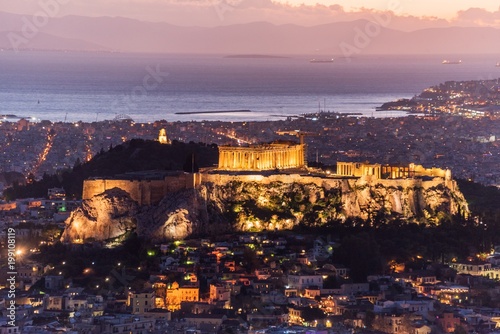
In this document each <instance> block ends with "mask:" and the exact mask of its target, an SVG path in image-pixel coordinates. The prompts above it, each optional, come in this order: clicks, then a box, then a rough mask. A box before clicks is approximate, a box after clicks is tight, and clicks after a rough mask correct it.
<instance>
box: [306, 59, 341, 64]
mask: <svg viewBox="0 0 500 334" xmlns="http://www.w3.org/2000/svg"><path fill="white" fill-rule="evenodd" d="M334 60H335V58H331V59H316V58H313V59H311V60H309V62H310V63H333V61H334Z"/></svg>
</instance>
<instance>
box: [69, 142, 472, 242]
mask: <svg viewBox="0 0 500 334" xmlns="http://www.w3.org/2000/svg"><path fill="white" fill-rule="evenodd" d="M305 150H306V146H305V144H303V143H300V144H299V143H295V142H284V141H281V142H273V143H270V144H265V145H252V146H246V147H245V146H241V147H240V146H239V147H232V146H221V147H219V164H218V167H217V168H205V169H202V170H200V171H199V172H193V173H187V172H169V171H154V172H138V173H128V174H124V175H119V176H116V177H113V178H99V179H97V178H95V179H89V180H86V181H85V182H84V187H83V189H84V190H83V199H84V201H83V204H82V206H81V207H80V208H78V209H77V210H75V211H74V212H73V213H72V214H71V216H70V218H68V220H67V222H66V224H67V227H66V230H65V232H64V234H63V236H62V240H63V241H66V242H82V241H84V240H86V239H88V238H92V239H94V240H101V241H103V240H107V239H111V238H116V237H119V236H120V235H122V234H124V233H125V232H127V231H130V230H136V231H137V233H138V234H139V235H140V236H143V237H147V238H150V239H152V240H164V239H180V238H185V237H188V236H190V235H192V234H210V233H215V231H217V233H219V232H221V231H224V230H225V231H231V230H233V231H234V230H236V231H259V230H264V229H266V230H274V229H290V228H293V227H294V226H296V225H298V224H306V225H310V226H320V225H322V224H325V223H327V222H329V221H334V220H340V221H344V220H346V219H358V218H359V219H362V220H365V221H370V220H373V219H374V217H375V216H384V217H389V218H401V219H405V220H409V221H415V222H423V223H439V219H441V218H443V217H445V216H447V215H456V214H459V215H464V216H465V215H467V214H468V207H467V202H466V201H465V199H464V197H463V195H462V193H461V192H460V191H459V190H458V188H457V185H456V183H455V181H454V180H453V179H452V177H451V172H450V171H449V170H442V169H438V168H431V169H426V168H424V167H423V166H420V165H415V164H410V165H407V166H391V165H380V164H369V163H351V162H338V163H337V170H336V172H335V173H332V172H329V173H328V172H322V171H319V170H315V169H311V168H308V167H307V165H306V161H305V159H304V153H305Z"/></svg>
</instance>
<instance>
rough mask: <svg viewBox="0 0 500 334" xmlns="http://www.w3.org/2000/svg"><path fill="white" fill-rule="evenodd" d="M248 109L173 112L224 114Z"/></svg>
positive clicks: (182, 112) (178, 113)
mask: <svg viewBox="0 0 500 334" xmlns="http://www.w3.org/2000/svg"><path fill="white" fill-rule="evenodd" d="M250 111H251V110H249V109H241V110H207V111H179V112H176V113H174V114H176V115H194V114H224V113H233V112H250Z"/></svg>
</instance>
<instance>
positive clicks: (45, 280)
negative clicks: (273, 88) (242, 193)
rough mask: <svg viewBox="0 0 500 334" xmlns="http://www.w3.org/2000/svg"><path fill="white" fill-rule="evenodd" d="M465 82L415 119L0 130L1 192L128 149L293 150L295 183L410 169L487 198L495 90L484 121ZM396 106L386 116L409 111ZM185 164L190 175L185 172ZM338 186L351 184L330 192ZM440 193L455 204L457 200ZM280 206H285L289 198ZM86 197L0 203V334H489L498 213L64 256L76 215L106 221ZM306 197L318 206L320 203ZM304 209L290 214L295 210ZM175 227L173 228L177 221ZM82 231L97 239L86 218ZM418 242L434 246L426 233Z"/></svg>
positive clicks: (448, 87)
mask: <svg viewBox="0 0 500 334" xmlns="http://www.w3.org/2000/svg"><path fill="white" fill-rule="evenodd" d="M488 84H493V81H492V82H488ZM464 85H465V87H466V89H465V88H463V87H464ZM476 85H477V83H451V82H447V83H446V84H443V85H440V86H436V87H433V88H429V89H427V90H426V91H425V92H423V93H422V94H421V95H420V96H419V97H416V98H415V100H414V101H413V102H412V103H415V101H422V99H425V101H426V102H425V106H424V103H423V102H421V103H422V104H420V105H419V106H413V107H412V108H413V109H411V111H413V112H417V111H418V112H421V113H420V114H414V115H409V116H407V117H401V118H392V117H386V118H373V117H372V118H365V117H357V116H356V115H342V114H339V113H335V112H333V111H327V110H319V111H318V112H317V113H314V114H306V115H300V116H293V117H292V116H290V117H287V118H286V119H283V120H281V121H265V122H224V121H216V122H215V121H192V122H169V121H168V120H159V121H154V122H153V121H152V122H151V123H135V122H134V121H133V120H131V119H128V118H126V117H124V118H122V119H116V120H112V121H100V122H93V123H83V122H77V123H63V122H56V123H54V122H50V121H37V122H35V121H30V120H26V119H20V120H17V121H14V122H0V133H1V134H2V135H1V138H2V139H1V140H2V142H1V145H2V147H3V148H4V149H3V151H2V153H1V156H0V166H1V170H0V177H1V179H0V191H4V192H6V193H8V188H9V187H12V186H15V187H22V186H23V185H28V186H29V185H32V184H36V183H37V182H39V181H40V180H43V179H47V177H48V175H52V174H54V175H61V174H62V173H65V172H68V173H69V171H71V170H73V171H74V170H75V169H77V168H82V166H83V167H84V166H85V164H86V163H87V162H89V161H91V160H92V159H96V158H97V157H101V158H102V157H103V156H106V154H107V153H109V152H108V151H111V150H112V149H113V148H114V147H117V146H120V145H122V144H124V143H128V142H130V140H132V139H144V140H146V141H155V140H159V141H160V142H162V141H163V142H164V144H167V145H169V143H172V142H178V143H180V142H185V143H189V142H193V143H204V144H207V145H211V144H215V145H218V146H222V145H226V146H228V147H229V146H231V147H247V146H248V145H250V144H251V145H257V144H262V143H270V142H278V143H280V142H296V143H305V144H306V145H307V150H306V152H305V155H306V158H307V161H308V163H307V165H308V166H309V167H308V168H309V169H307V170H305V172H304V170H301V173H305V175H306V176H310V175H313V176H314V175H319V177H320V178H326V179H327V178H329V177H331V175H333V174H336V173H337V174H338V170H337V169H336V168H337V162H341V161H342V162H353V163H363V164H367V163H368V162H369V163H371V164H380V165H381V166H384V165H389V164H391V165H392V166H403V165H408V164H418V165H422V166H423V168H428V169H429V170H431V168H434V167H435V168H437V169H436V170H451V173H452V175H453V178H455V179H463V180H465V181H467V182H470V183H476V184H479V185H481V186H493V187H494V188H498V187H499V186H500V170H499V169H498V166H499V165H500V148H499V141H498V138H499V136H500V133H499V131H500V130H499V129H500V124H499V122H500V118H499V117H498V110H497V109H495V108H498V93H499V91H500V88H499V86H498V82H496V83H495V85H494V86H491V85H488V90H487V98H485V99H482V98H481V101H480V103H479V102H478V104H480V105H481V106H483V107H484V108H485V106H488V112H483V111H484V108H483V107H482V109H481V112H478V111H477V109H474V108H473V107H472V106H471V107H467V110H468V111H467V112H463V110H465V107H464V106H465V105H469V104H471V105H475V106H476V105H478V104H477V103H470V101H471V100H474V101H477V98H478V97H477V96H472V95H470V94H469V93H470V91H471V90H472V91H475V92H477V91H478V89H477V86H476ZM484 86H485V85H483V84H481V87H484ZM457 87H460V88H461V90H460V91H457V89H458V88H457ZM480 91H481V92H482V90H480ZM492 92H494V93H492ZM443 96H446V97H445V98H444V97H443ZM481 96H483V95H481ZM458 97H461V98H460V99H459V100H456V99H457V98H458ZM452 101H458V102H456V103H455V102H452ZM398 103H399V105H397V104H398ZM405 103H406V102H402V101H399V102H397V103H393V104H391V105H390V108H406V106H402V105H403V104H405ZM453 103H455V104H453ZM429 105H432V106H433V107H432V110H430V109H427V108H429ZM458 105H460V107H458ZM443 106H446V108H444V107H443ZM385 107H388V106H387V105H386V106H385ZM443 108H444V109H443ZM445 109H446V110H445ZM452 110H453V111H452ZM472 110H475V111H474V112H473V111H472ZM162 129H166V135H167V136H168V139H167V138H165V136H164V137H162V136H163V135H165V133H164V132H163V131H162ZM159 134H161V135H162V136H160V138H159ZM181 158H182V160H183V159H184V158H185V157H181ZM192 159H193V161H192V162H193V163H192V165H191V166H190V167H189V168H187V169H188V171H189V170H191V173H193V174H194V173H195V171H194V159H195V157H194V156H193V158H192ZM115 163H116V164H120V161H116V162H115ZM369 166H372V165H369ZM216 167H217V166H215V165H214V166H208V169H213V168H216ZM219 167H220V166H219ZM269 173H271V174H273V173H275V174H276V175H287V173H289V172H288V171H287V170H286V169H284V170H277V169H276V170H272V171H270V172H269ZM294 173H295V172H294ZM370 173H371V172H370ZM229 174H231V173H229ZM233 174H237V173H233ZM221 175H224V174H221ZM111 176H112V175H110V177H111ZM372 176H373V175H372V174H370V175H363V176H362V177H360V178H361V179H363V177H372ZM148 177H149V176H148ZM235 177H236V176H235ZM297 177H299V176H297ZM300 177H301V176H300ZM406 177H408V175H405V176H404V178H406ZM447 177H449V176H447ZM346 178H351V176H348V175H344V176H343V178H339V180H345V179H346ZM352 178H354V177H352ZM356 178H358V177H356ZM423 178H427V179H428V178H429V177H428V176H426V177H423ZM438 178H439V177H438ZM447 181H450V180H447ZM146 182H148V181H146ZM339 182H340V181H339ZM346 182H347V181H346ZM387 182H388V181H387ZM240 183H241V182H240ZM344 184H347V183H344ZM390 187H392V186H389V188H390ZM393 188H396V187H393ZM363 189H364V188H361V189H359V191H363ZM401 189H403V188H401ZM431 189H432V191H435V189H433V188H431ZM112 191H116V190H113V189H112ZM310 191H311V190H310ZM370 191H371V190H370ZM402 192H406V190H405V189H403V190H402ZM106 194H107V195H109V196H111V195H110V194H112V192H109V193H106ZM185 194H186V193H175V195H172V196H173V197H175V196H180V197H182V196H184V195H185ZM107 195H106V196H107ZM99 196H102V195H99ZM120 196H122V197H123V195H120ZM293 196H295V198H293ZM297 196H299V193H298V192H297V193H295V194H292V195H291V197H292V199H290V203H292V204H290V205H295V204H294V203H305V202H303V200H302V199H297ZM300 196H302V195H300ZM311 196H312V195H311ZM314 196H316V195H314ZM451 196H452V197H454V200H457V199H456V198H455V197H456V194H455V193H453V194H452V195H451ZM167 197H168V196H167ZM110 198H111V199H110ZM278 199H279V203H281V202H282V203H281V204H280V205H279V206H281V207H285V204H286V203H285V201H288V199H286V198H285V196H283V198H281V197H280V198H278ZM87 200H88V199H84V201H83V202H82V194H80V193H73V194H69V193H66V190H65V189H63V188H60V187H54V188H49V189H46V196H44V197H43V198H42V197H40V198H4V200H3V201H1V202H0V222H1V225H2V226H1V230H2V253H1V258H2V259H3V261H2V266H3V269H4V270H2V273H1V275H2V276H1V278H0V282H2V283H1V284H2V287H3V289H2V290H1V291H0V307H1V309H2V320H4V324H3V325H2V326H0V333H138V334H139V333H158V334H159V333H172V334H194V333H197V334H201V333H206V334H216V333H217V334H218V333H220V334H223V333H227V334H229V333H233V334H236V333H241V334H243V333H244V334H247V333H249V334H250V333H251V334H257V333H259V334H261V333H262V334H263V333H309V334H312V333H316V334H320V333H321V334H327V333H411V334H430V333H492V332H495V331H496V330H497V328H498V327H499V326H500V293H499V291H500V289H499V287H500V286H499V285H498V280H499V277H500V267H498V265H499V258H500V250H499V249H498V248H496V247H495V242H496V241H497V239H496V236H495V235H492V234H491V233H490V231H492V232H494V231H496V230H495V229H494V228H496V227H495V226H493V227H492V226H487V224H486V223H488V224H491V223H490V221H492V222H496V221H495V219H496V218H495V217H494V213H493V212H494V211H490V212H491V213H490V216H481V215H479V214H478V213H477V212H474V211H473V212H471V213H470V214H469V213H468V212H465V213H462V216H461V217H458V215H456V216H457V217H455V216H453V217H452V216H451V215H441V216H439V215H438V216H439V217H441V218H442V219H441V220H437V221H436V222H435V223H430V222H428V223H426V224H422V225H417V224H416V223H414V222H415V221H410V220H406V219H407V217H404V216H402V215H400V216H397V217H396V218H395V219H394V217H392V218H391V219H390V220H387V222H385V223H384V222H382V220H383V219H389V218H387V217H385V218H384V217H383V216H380V217H379V218H375V219H371V220H370V221H366V222H363V221H362V220H360V219H350V218H349V219H343V220H342V221H336V220H331V221H329V222H327V224H326V225H324V226H307V225H298V226H294V228H293V229H292V230H281V229H278V228H275V229H271V230H266V229H263V230H259V231H252V229H248V230H239V231H238V232H233V233H231V232H229V231H222V230H220V231H218V232H216V233H207V234H206V235H201V234H198V235H193V236H192V237H188V238H186V239H185V240H181V239H174V240H162V241H161V242H152V240H143V239H141V238H140V234H138V233H135V232H134V231H133V230H129V229H128V230H124V231H121V232H120V233H123V234H122V235H120V236H119V237H117V238H113V239H112V240H107V241H105V242H102V240H99V238H94V237H93V238H87V239H86V240H83V241H81V242H75V243H71V244H68V243H61V240H64V239H61V235H62V233H63V231H64V230H65V229H66V231H67V230H68V228H69V226H70V225H71V224H77V223H81V221H78V220H75V218H74V217H76V216H74V215H73V214H72V212H73V211H74V210H76V211H78V210H80V212H82V211H83V212H84V213H85V211H92V210H96V211H99V210H103V209H102V208H100V207H96V206H94V207H92V206H91V205H90V204H89V203H90V202H88V201H87ZM114 200H116V202H115V203H114V204H112V205H109V207H108V208H107V209H106V210H111V211H109V212H113V210H114V213H110V214H109V215H110V216H111V215H115V216H116V217H113V218H116V219H119V220H120V222H121V221H122V220H123V221H124V220H126V219H127V216H126V214H125V213H124V212H122V211H120V210H121V207H120V205H123V204H119V203H118V202H119V201H120V200H121V199H120V198H119V197H115V199H113V198H112V197H99V199H98V201H101V202H102V203H104V202H105V201H110V202H106V203H113V201H114ZM308 200H310V201H311V203H313V202H314V203H315V204H317V207H318V210H319V209H320V207H319V203H320V200H319V199H314V200H313V199H308ZM96 201H97V200H96ZM259 201H260V202H264V203H266V202H268V199H267V198H264V197H262V196H261V197H259V198H258V199H256V202H259ZM169 203H170V202H168V201H165V200H162V202H161V203H160V205H163V206H168V205H169ZM254 204H255V203H254ZM254 204H251V205H254ZM103 205H104V204H103ZM106 205H107V204H106ZM113 205H114V206H113ZM286 205H289V204H286ZM322 205H324V204H322ZM255 206H256V207H257V209H258V210H260V209H261V208H262V207H260V206H258V205H257V204H255ZM302 206H304V207H302ZM231 207H232V210H233V211H234V212H230V213H229V215H234V214H235V213H239V211H240V210H242V207H244V205H243V204H241V203H236V204H234V203H233V205H232V206H231ZM312 207H313V208H314V206H312ZM77 208H78V209H77ZM175 208H176V207H174V209H171V208H170V209H171V210H175ZM257 209H256V210H257ZM496 209H498V208H496ZM137 210H139V211H141V210H142V211H143V214H144V212H146V211H148V210H150V209H148V208H144V207H143V208H138V209H137ZM258 210H257V211H258ZM305 210H306V209H305V204H300V205H298V206H297V208H296V211H293V212H292V213H293V214H294V215H297V214H298V212H305ZM177 211H179V209H177ZM103 212H108V211H103ZM273 213H274V212H273ZM276 213H278V211H276ZM106 214H107V213H106ZM280 214H281V213H280ZM284 214H285V216H286V215H288V216H286V217H293V215H292V216H290V215H289V213H286V212H285V213H284ZM72 215H73V216H72ZM153 215H156V216H159V215H161V213H160V211H154V213H153ZM264 216H265V214H264ZM70 217H73V220H71V218H70ZM254 218H255V217H253V219H254ZM497 218H498V217H497ZM101 219H104V220H105V219H107V218H101ZM270 220H274V221H276V220H277V216H276V217H275V216H273V217H272V218H270ZM429 221H430V220H429ZM174 223H175V224H177V226H178V228H180V226H181V223H180V222H179V221H175V222H174ZM328 224H330V225H328ZM446 224H448V225H446ZM375 225H376V227H374V226H375ZM92 226H94V227H93V228H94V229H97V230H99V229H101V227H100V225H99V222H98V221H96V222H95V225H92ZM252 226H253V225H252ZM252 228H253V227H252ZM429 229H431V231H432V233H433V234H426V233H428V231H429ZM99 231H100V232H99V233H107V232H106V231H101V230H99ZM82 239H83V238H82Z"/></svg>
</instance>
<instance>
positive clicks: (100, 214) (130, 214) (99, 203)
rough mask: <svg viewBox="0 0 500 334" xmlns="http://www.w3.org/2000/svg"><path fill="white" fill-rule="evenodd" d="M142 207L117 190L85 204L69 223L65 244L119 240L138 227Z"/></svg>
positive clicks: (67, 221)
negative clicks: (137, 219)
mask: <svg viewBox="0 0 500 334" xmlns="http://www.w3.org/2000/svg"><path fill="white" fill-rule="evenodd" d="M138 209H139V207H138V205H137V203H136V202H134V201H133V200H131V199H130V196H129V194H128V193H126V192H125V191H123V190H121V189H118V188H113V189H110V190H107V191H105V192H104V193H102V194H99V195H97V196H94V197H92V198H91V199H89V200H85V201H83V202H82V204H81V205H80V207H78V208H77V209H76V210H74V211H73V212H71V215H70V216H69V218H68V219H67V220H66V229H65V230H64V233H63V235H62V236H61V240H62V241H63V242H78V241H84V240H89V239H94V240H107V239H112V238H116V237H119V236H121V235H123V234H125V233H126V232H127V231H131V230H133V229H135V228H136V227H137V222H136V218H135V216H136V214H137V213H138Z"/></svg>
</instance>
